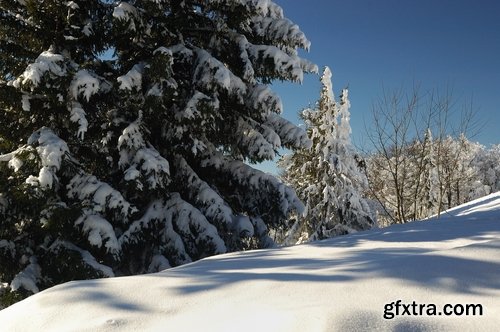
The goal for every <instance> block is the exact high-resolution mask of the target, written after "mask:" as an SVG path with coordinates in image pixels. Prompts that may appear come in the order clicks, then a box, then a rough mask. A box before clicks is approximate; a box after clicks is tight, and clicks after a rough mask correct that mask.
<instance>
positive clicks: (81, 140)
mask: <svg viewBox="0 0 500 332" xmlns="http://www.w3.org/2000/svg"><path fill="white" fill-rule="evenodd" d="M0 8H1V12H0V123H1V126H0V284H2V283H1V282H3V284H2V285H4V284H5V283H7V284H8V288H9V291H3V292H2V293H3V294H4V295H5V294H12V291H13V292H17V294H22V295H26V293H28V294H29V293H34V292H37V291H39V290H41V289H44V288H47V287H50V286H52V285H54V284H57V283H60V282H64V281H67V280H71V279H81V278H95V277H103V276H117V275H129V274H137V273H145V272H153V271H158V270H160V269H163V268H166V267H169V266H175V265H179V264H183V263H187V262H190V261H192V260H196V259H199V258H202V257H205V256H208V255H214V254H219V253H223V252H226V251H233V250H241V249H248V248H259V247H265V246H269V245H272V241H271V239H270V238H269V236H268V232H269V231H270V230H272V229H274V228H286V227H288V226H287V216H288V214H289V213H290V212H291V211H294V210H295V211H298V213H301V212H302V210H303V205H302V203H301V202H300V201H299V199H298V198H297V197H296V195H295V193H294V191H293V190H292V189H290V188H289V187H287V186H285V185H284V184H282V183H281V182H280V181H278V180H277V179H276V178H274V177H272V176H269V175H267V174H264V173H262V172H260V171H257V170H255V169H253V168H252V167H251V166H249V165H248V164H247V163H246V162H260V161H263V160H269V159H272V158H274V156H275V153H276V152H277V151H278V150H279V149H280V148H281V147H288V148H299V147H303V146H307V145H308V144H310V142H309V139H308V138H307V135H306V133H305V132H303V131H302V130H300V129H298V128H297V127H295V126H294V125H293V124H291V123H289V122H288V121H286V120H285V119H283V118H282V117H281V116H280V115H279V114H280V113H281V111H282V105H281V101H280V99H279V97H278V96H277V95H276V94H274V93H273V92H272V91H271V90H270V88H269V87H268V85H267V83H269V82H271V81H273V80H275V79H279V80H291V81H301V80H302V78H303V75H304V73H307V72H314V71H317V68H316V66H314V65H312V64H311V63H309V62H308V61H306V60H304V59H302V58H300V57H299V56H298V53H297V50H298V48H306V49H307V48H308V47H309V42H308V40H307V39H306V38H305V36H304V34H303V33H302V32H301V31H300V29H299V28H298V26H297V25H295V24H293V23H292V22H291V21H290V20H288V19H287V18H285V17H284V15H283V11H282V9H281V8H280V7H279V6H278V5H276V4H275V3H273V2H272V1H268V0H211V1H209V0H202V1H191V0H185V1H179V0H173V1H163V0H135V1H118V2H111V1H99V0H73V1H63V0H43V1H39V0H18V1H14V0H11V1H2V2H1V3H0ZM3 289H5V287H4V288H3ZM12 298H13V296H12V295H9V299H12ZM9 301H10V300H9Z"/></svg>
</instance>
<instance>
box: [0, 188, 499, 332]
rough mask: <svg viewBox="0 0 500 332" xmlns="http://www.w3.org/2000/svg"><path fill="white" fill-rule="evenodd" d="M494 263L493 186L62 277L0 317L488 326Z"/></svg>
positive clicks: (44, 321) (270, 327)
mask: <svg viewBox="0 0 500 332" xmlns="http://www.w3.org/2000/svg"><path fill="white" fill-rule="evenodd" d="M499 273H500V193H496V194H492V195H489V196H486V197H484V198H481V199H479V200H476V201H473V202H470V203H468V204H465V205H462V206H460V207H457V208H455V209H452V210H450V211H447V212H446V213H444V214H443V216H442V218H440V219H433V220H429V221H422V222H413V223H409V224H405V225H395V226H391V227H388V228H383V229H375V230H371V231H367V232H360V233H356V234H353V235H348V236H343V237H337V238H334V239H330V240H326V241H320V242H315V243H310V244H307V245H300V246H293V247H285V248H279V249H266V250H256V251H248V252H239V253H232V254H225V255H219V256H215V257H210V258H206V259H203V260H201V261H198V262H195V263H191V264H187V265H183V266H180V267H177V268H172V269H168V270H164V271H162V272H159V273H155V274H149V275H142V276H134V277H121V278H109V279H100V280H91V281H78V282H70V283H66V284H62V285H59V286H56V287H53V288H51V289H48V290H46V291H43V292H41V293H38V294H36V295H33V296H31V297H29V298H28V299H26V300H24V301H22V302H19V303H17V304H15V305H13V306H11V307H9V308H6V309H4V310H2V311H0V326H2V330H5V331H39V330H41V329H43V330H45V331H118V330H119V331H161V330H165V329H168V330H169V331H375V330H379V331H444V330H446V331H495V330H497V328H498V326H499V325H500V278H499ZM398 301H399V302H398ZM447 304H451V305H452V306H453V308H458V309H457V311H456V312H457V313H460V308H465V306H466V305H468V304H473V305H476V306H475V308H476V309H475V313H476V315H472V313H470V314H469V315H468V316H466V315H465V312H462V315H458V314H455V315H451V316H448V315H446V314H445V313H444V311H443V308H444V307H445V306H446V305H447ZM433 305H434V306H435V308H437V309H436V310H437V311H435V312H434V315H432V313H433V311H432V310H430V309H432V306H433ZM478 305H480V307H479V306H478ZM405 306H406V307H405ZM421 306H424V310H423V311H420V309H419V308H420V307H421ZM480 308H481V310H479V309H480ZM448 309H449V308H448ZM406 310H408V311H406ZM447 312H448V311H447ZM398 313H399V315H397V314H398ZM479 313H481V315H479Z"/></svg>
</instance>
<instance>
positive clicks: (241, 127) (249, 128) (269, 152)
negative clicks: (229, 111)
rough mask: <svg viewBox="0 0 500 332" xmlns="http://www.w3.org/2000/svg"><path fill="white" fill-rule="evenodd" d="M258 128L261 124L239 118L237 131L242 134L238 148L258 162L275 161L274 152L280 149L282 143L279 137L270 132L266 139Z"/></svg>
mask: <svg viewBox="0 0 500 332" xmlns="http://www.w3.org/2000/svg"><path fill="white" fill-rule="evenodd" d="M256 126H259V124H258V123H256V122H255V121H253V120H252V119H250V118H247V119H243V118H241V117H240V118H238V123H237V125H236V131H237V132H238V133H240V137H239V139H238V146H239V147H240V149H241V150H243V151H245V152H247V153H246V155H247V156H248V157H249V158H255V159H257V160H264V159H265V160H272V159H274V157H275V151H274V150H275V149H276V148H277V147H279V143H280V141H279V137H277V136H278V135H275V136H273V135H270V133H269V131H268V132H267V134H268V135H267V137H265V136H264V135H262V133H260V132H259V131H258V130H257V129H256V128H255V127H256ZM257 128H258V127H257ZM267 138H271V139H273V141H272V142H269V141H268V140H267Z"/></svg>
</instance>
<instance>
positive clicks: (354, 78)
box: [273, 0, 500, 146]
mask: <svg viewBox="0 0 500 332" xmlns="http://www.w3.org/2000/svg"><path fill="white" fill-rule="evenodd" d="M274 1H275V2H276V3H277V4H279V5H280V6H281V7H282V8H283V10H284V14H285V16H286V17H287V18H289V19H290V20H292V21H293V22H294V23H296V24H297V25H299V27H300V28H301V30H302V31H303V32H304V33H305V34H306V36H307V38H308V39H309V40H310V41H311V43H312V45H311V49H310V51H309V53H306V52H303V53H302V52H301V54H302V56H303V57H305V58H307V59H309V60H310V61H312V62H314V63H316V64H317V65H318V66H319V67H320V70H321V68H322V67H323V66H325V65H327V66H329V67H330V68H331V69H332V72H333V86H334V90H335V93H336V95H338V94H339V92H340V89H341V88H343V87H345V86H347V85H349V97H350V100H351V116H352V118H351V126H352V129H353V140H354V142H355V143H356V144H361V143H362V142H363V137H364V136H365V129H364V128H365V126H364V121H365V122H366V123H367V124H368V125H369V121H370V108H371V105H372V103H373V102H374V101H375V100H376V99H377V98H379V97H380V96H381V93H382V87H383V86H384V87H385V88H386V89H397V88H400V87H401V86H404V87H408V88H410V87H411V86H412V85H413V82H417V83H419V84H420V87H421V89H422V90H428V89H434V88H436V89H440V90H444V89H446V87H447V86H452V87H453V96H454V98H456V99H459V102H460V101H467V100H470V98H471V97H472V98H473V105H474V107H475V108H476V109H477V112H478V117H479V118H480V120H481V121H483V122H484V123H485V125H484V127H483V129H482V130H481V132H480V133H479V134H478V135H477V136H476V137H474V140H476V141H479V142H480V143H482V144H485V145H487V146H488V145H490V144H497V143H500V1H499V0H343V1H339V0H308V1H302V0H274ZM273 89H274V90H275V91H276V92H277V93H278V94H279V95H280V96H281V98H282V100H283V104H284V107H285V111H284V116H285V117H286V118H288V119H290V120H292V121H293V122H294V123H299V120H298V118H297V113H298V111H300V110H301V109H302V108H304V107H307V106H308V105H309V104H313V103H314V102H315V101H316V100H317V99H318V96H319V89H320V85H319V78H318V76H316V75H307V77H306V78H305V80H304V82H303V84H302V85H299V84H289V83H286V84H275V85H274V87H273Z"/></svg>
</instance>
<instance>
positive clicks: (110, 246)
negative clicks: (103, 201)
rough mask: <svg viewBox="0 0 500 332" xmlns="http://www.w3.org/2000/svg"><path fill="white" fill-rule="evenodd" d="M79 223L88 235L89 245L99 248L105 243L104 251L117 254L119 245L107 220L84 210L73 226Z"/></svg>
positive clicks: (119, 248) (119, 250)
mask: <svg viewBox="0 0 500 332" xmlns="http://www.w3.org/2000/svg"><path fill="white" fill-rule="evenodd" d="M79 225H82V231H83V232H84V233H85V234H87V235H88V237H87V239H88V241H89V243H90V244H91V245H93V246H96V247H98V248H101V247H102V245H103V243H105V244H104V247H105V248H106V252H108V253H110V254H112V255H114V256H118V255H119V253H120V252H121V247H120V245H119V243H118V239H117V238H116V235H115V230H114V229H113V226H112V225H111V224H110V223H109V221H107V220H106V219H104V218H103V217H102V216H100V215H98V214H95V213H93V212H92V211H90V210H85V211H84V213H83V215H82V216H80V217H79V218H78V219H77V220H76V221H75V226H79Z"/></svg>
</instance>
